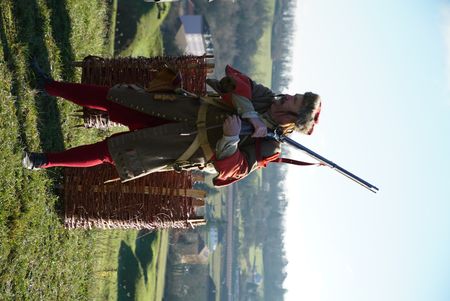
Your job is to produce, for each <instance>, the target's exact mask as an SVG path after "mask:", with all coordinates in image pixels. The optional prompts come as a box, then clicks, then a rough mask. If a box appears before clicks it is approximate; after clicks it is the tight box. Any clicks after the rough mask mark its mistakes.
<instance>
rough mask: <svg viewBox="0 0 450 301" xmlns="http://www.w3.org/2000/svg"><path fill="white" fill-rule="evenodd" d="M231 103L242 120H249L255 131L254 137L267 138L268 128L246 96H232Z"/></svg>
mask: <svg viewBox="0 0 450 301" xmlns="http://www.w3.org/2000/svg"><path fill="white" fill-rule="evenodd" d="M231 102H232V104H233V106H234V107H235V108H236V110H237V113H238V114H239V116H241V117H242V118H245V119H247V120H248V121H249V122H250V123H251V124H252V126H253V128H254V129H255V131H254V132H253V135H252V137H255V138H256V137H265V136H267V127H266V125H265V124H264V122H263V121H262V120H261V119H260V118H259V116H258V113H257V112H256V111H255V108H254V107H253V104H252V102H251V101H250V100H249V99H248V98H247V97H244V96H241V95H238V94H234V93H233V94H232V95H231Z"/></svg>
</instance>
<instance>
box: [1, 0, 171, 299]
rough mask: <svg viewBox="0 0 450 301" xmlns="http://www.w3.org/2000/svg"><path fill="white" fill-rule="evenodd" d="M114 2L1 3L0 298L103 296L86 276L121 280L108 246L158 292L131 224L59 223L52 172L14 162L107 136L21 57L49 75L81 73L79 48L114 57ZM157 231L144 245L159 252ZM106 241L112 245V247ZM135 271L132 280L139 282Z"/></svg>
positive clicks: (56, 179)
mask: <svg viewBox="0 0 450 301" xmlns="http://www.w3.org/2000/svg"><path fill="white" fill-rule="evenodd" d="M112 7H113V2H112V1H111V2H110V1H103V0H66V1H57V0H35V1H15V0H2V2H1V5H0V46H1V47H0V120H1V123H0V141H1V142H2V143H0V164H1V166H2V168H1V169H0V300H95V299H97V300H104V299H103V297H101V296H102V295H101V291H100V290H96V285H97V284H98V282H97V281H93V279H102V278H104V279H108V277H109V276H111V275H114V274H115V278H116V281H118V280H121V279H122V278H120V277H119V275H118V271H117V267H120V266H121V265H120V263H119V262H118V260H119V259H118V255H117V254H116V253H115V252H122V254H124V258H126V256H128V255H130V254H132V255H133V256H134V257H135V258H137V262H138V264H139V267H140V270H139V271H142V272H139V273H142V274H145V273H147V281H148V280H149V279H152V283H154V284H155V288H152V290H153V292H154V293H156V294H159V295H161V293H159V292H160V291H161V288H160V287H161V285H163V281H162V284H161V282H160V281H157V282H156V283H155V282H154V281H153V279H154V278H155V279H156V276H155V274H156V273H154V272H153V271H151V269H152V268H153V267H152V264H154V265H156V264H159V265H160V266H161V268H163V266H162V264H160V263H157V262H159V261H158V258H156V256H154V257H153V258H152V259H151V261H149V258H148V253H149V252H147V251H148V249H149V248H150V247H149V242H146V244H142V242H139V241H140V240H141V239H139V240H137V239H136V238H137V232H134V233H133V232H130V231H125V232H126V233H118V234H117V233H110V232H101V231H85V230H72V231H68V230H66V229H64V228H63V227H62V223H61V217H60V213H61V208H62V200H61V197H60V192H59V191H58V189H57V188H56V187H57V186H58V185H57V184H58V183H61V173H60V170H51V171H42V172H29V171H27V170H24V169H23V168H22V166H21V157H22V153H23V151H24V150H32V151H40V150H46V151H57V150H62V149H64V148H68V147H71V146H75V145H80V144H84V143H91V142H94V141H98V140H100V139H102V138H104V137H105V136H106V135H107V134H108V133H103V132H99V131H96V130H89V131H88V130H86V129H79V128H76V127H75V126H76V125H79V124H80V123H81V121H80V120H79V119H77V118H75V117H72V116H71V115H72V114H73V112H74V111H75V110H77V109H78V108H77V107H75V106H74V105H72V104H70V103H68V102H63V101H56V100H55V99H54V98H51V97H46V96H43V95H41V94H39V93H37V91H36V90H35V89H34V87H35V85H36V84H35V81H34V76H33V75H32V73H31V72H30V67H29V64H30V60H31V58H37V60H38V61H39V63H40V64H41V66H42V67H43V68H44V69H45V70H46V71H48V72H49V73H51V75H52V76H53V77H54V78H55V79H58V80H65V81H79V78H80V74H79V70H76V69H75V68H73V66H72V62H73V61H76V60H81V59H82V58H84V57H85V56H86V55H100V56H110V55H112V53H111V49H112V48H111V43H113V40H112V39H111V38H110V36H108V33H111V32H114V30H113V29H111V27H109V26H108V24H109V23H108V22H106V20H113V18H112V17H113V16H112V15H110V12H112V11H113V10H112ZM155 236H157V237H155V238H154V239H153V241H152V244H151V246H152V247H153V248H155V247H158V249H159V251H156V250H153V254H155V253H158V254H161V253H160V252H164V251H165V250H164V248H166V247H165V246H164V244H166V245H167V243H165V241H164V239H166V238H164V234H163V233H159V234H158V235H156V234H155ZM118 241H120V243H118ZM114 244H116V245H117V244H118V247H117V248H116V249H114V248H112V247H111V246H112V245H114ZM144 247H145V248H144ZM130 250H131V253H130ZM162 255H164V254H162ZM146 256H147V257H146ZM130 258H131V256H130ZM161 260H162V261H164V260H163V259H161ZM148 262H151V263H148ZM111 263H114V264H115V266H116V272H115V273H114V267H113V266H112V265H111V266H112V267H111V270H108V269H107V268H106V269H105V268H104V266H107V267H108V265H110V264H111ZM142 263H148V264H147V266H145V265H143V264H142ZM99 264H100V265H99ZM102 265H104V266H102ZM142 266H145V268H141V267H142ZM155 270H156V268H155ZM144 271H145V272H144ZM158 272H160V273H161V271H160V270H159V268H158ZM139 273H138V274H139ZM108 275H109V276H108ZM151 277H154V278H151ZM159 277H160V276H159ZM112 278H114V276H113V277H112ZM144 278H145V277H144ZM123 279H125V281H126V280H127V278H126V277H125V278H123ZM141 279H142V277H141V278H138V280H137V281H136V282H135V283H134V286H135V287H139V288H140V287H142V285H140V284H139V283H141V282H140V281H141ZM159 279H160V278H159ZM162 279H163V277H162ZM143 281H144V282H145V280H143ZM106 282H107V281H106ZM136 283H137V284H136ZM144 287H145V286H144ZM118 288H119V286H117V290H119V289H118ZM146 290H147V289H146ZM137 291H138V290H136V291H135V292H133V293H134V294H136V295H137V294H139V292H137ZM127 293H128V292H127ZM118 294H119V292H117V293H116V294H115V297H117V296H118ZM149 300H152V299H150V297H149Z"/></svg>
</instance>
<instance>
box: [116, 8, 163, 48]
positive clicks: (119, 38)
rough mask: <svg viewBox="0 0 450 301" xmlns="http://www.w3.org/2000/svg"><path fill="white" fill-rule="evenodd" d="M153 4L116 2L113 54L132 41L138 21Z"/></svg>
mask: <svg viewBox="0 0 450 301" xmlns="http://www.w3.org/2000/svg"><path fill="white" fill-rule="evenodd" d="M154 5H155V4H153V3H147V2H144V1H128V0H118V3H117V17H116V18H117V19H116V22H117V25H116V33H115V35H116V36H115V39H114V55H117V54H119V53H120V52H121V51H122V50H124V49H126V48H127V46H128V45H129V44H130V43H131V41H133V38H134V36H135V35H136V32H137V26H138V22H139V20H140V19H141V17H142V16H143V15H145V14H146V13H148V12H149V11H150V10H151V9H152V7H153V6H154Z"/></svg>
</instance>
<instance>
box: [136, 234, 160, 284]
mask: <svg viewBox="0 0 450 301" xmlns="http://www.w3.org/2000/svg"><path fill="white" fill-rule="evenodd" d="M155 239H156V233H155V232H151V231H150V230H141V231H139V233H138V236H137V238H136V251H135V253H136V257H137V259H138V260H139V263H140V264H141V268H142V271H143V273H144V280H145V284H146V285H147V281H148V274H147V269H148V266H149V265H150V264H151V262H152V260H153V251H152V244H153V242H154V241H155Z"/></svg>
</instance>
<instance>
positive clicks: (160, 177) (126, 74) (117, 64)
mask: <svg viewBox="0 0 450 301" xmlns="http://www.w3.org/2000/svg"><path fill="white" fill-rule="evenodd" d="M209 60H211V57H210V56H201V57H194V56H182V57H155V58H117V59H104V58H99V57H93V56H89V57H87V58H85V59H84V60H83V62H80V63H75V64H76V65H77V66H79V67H82V82H83V83H88V84H96V85H103V86H113V85H114V84H117V83H134V84H139V85H141V86H143V87H148V85H149V83H150V81H151V80H152V78H153V77H154V75H155V74H156V73H157V72H158V71H159V70H160V69H161V68H162V67H163V66H166V65H168V66H171V67H175V68H176V69H178V70H179V71H180V72H181V74H182V77H183V88H184V89H186V90H188V91H190V92H193V93H197V94H204V93H205V92H206V85H205V79H206V76H207V74H208V72H209V71H210V69H211V68H212V65H211V64H210V63H209ZM84 122H85V126H86V127H96V128H108V127H110V126H114V125H115V124H113V123H112V122H110V120H109V118H108V115H107V114H105V113H104V112H101V111H95V110H89V109H85V110H84ZM115 178H117V172H116V170H115V168H113V167H111V166H109V165H102V166H98V167H93V168H66V169H65V181H64V193H65V226H66V227H68V228H103V229H110V228H123V229H130V228H131V229H156V228H168V227H170V228H187V227H193V226H196V225H200V224H204V223H205V220H204V217H203V216H197V215H196V212H197V209H198V208H199V207H202V206H204V197H205V192H203V191H200V190H195V189H193V188H192V187H193V183H194V182H196V181H203V178H202V177H199V176H194V175H192V174H190V173H188V172H183V173H175V172H161V173H154V174H150V175H148V176H145V177H142V178H139V179H137V180H134V181H130V182H127V183H124V184H122V183H120V181H109V180H111V179H115Z"/></svg>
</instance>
